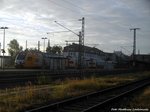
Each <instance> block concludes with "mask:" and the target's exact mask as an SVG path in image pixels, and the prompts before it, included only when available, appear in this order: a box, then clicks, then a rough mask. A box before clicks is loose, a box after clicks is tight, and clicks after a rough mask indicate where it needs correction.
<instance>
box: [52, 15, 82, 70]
mask: <svg viewBox="0 0 150 112" xmlns="http://www.w3.org/2000/svg"><path fill="white" fill-rule="evenodd" d="M79 21H82V31H81V32H79V34H77V33H75V32H74V31H72V30H70V29H69V28H67V27H65V26H64V25H62V24H60V23H58V22H57V21H55V23H57V24H58V25H60V26H62V27H63V28H65V29H67V30H68V31H70V32H72V33H74V34H75V35H77V36H78V37H79V55H78V67H79V69H82V68H83V63H84V61H83V60H84V21H85V20H84V17H83V18H82V19H79Z"/></svg>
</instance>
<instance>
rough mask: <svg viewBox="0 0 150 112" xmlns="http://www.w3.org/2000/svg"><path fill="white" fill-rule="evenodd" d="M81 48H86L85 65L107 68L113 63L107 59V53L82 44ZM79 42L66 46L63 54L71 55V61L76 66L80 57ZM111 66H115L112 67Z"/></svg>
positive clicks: (83, 64)
mask: <svg viewBox="0 0 150 112" xmlns="http://www.w3.org/2000/svg"><path fill="white" fill-rule="evenodd" d="M80 49H84V53H83V57H82V58H83V63H82V66H84V67H99V68H107V66H109V65H111V66H113V65H112V63H111V62H108V61H106V53H105V52H103V51H101V50H99V49H97V48H95V47H88V46H84V47H83V46H81V47H80ZM79 51H80V50H79V44H74V43H73V44H72V45H69V46H66V47H64V50H63V55H64V56H65V57H69V59H70V61H71V62H74V64H75V65H76V66H78V59H79V57H78V56H79ZM109 68H113V67H110V66H109Z"/></svg>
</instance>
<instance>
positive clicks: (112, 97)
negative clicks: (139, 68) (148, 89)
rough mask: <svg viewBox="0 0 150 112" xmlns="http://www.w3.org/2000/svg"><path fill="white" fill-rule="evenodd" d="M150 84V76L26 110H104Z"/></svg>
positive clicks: (77, 111)
mask: <svg viewBox="0 0 150 112" xmlns="http://www.w3.org/2000/svg"><path fill="white" fill-rule="evenodd" d="M149 84H150V78H146V79H142V80H138V81H135V82H131V83H128V84H125V85H121V86H118V87H113V88H109V89H105V90H102V91H98V92H94V93H90V94H87V95H83V96H79V97H75V98H71V99H67V100H64V101H61V102H58V103H54V104H50V105H46V106H42V107H39V108H35V109H31V110H28V111H26V112H95V111H96V112H97V111H100V112H103V111H104V109H105V108H106V107H107V106H108V104H110V103H113V102H114V101H117V100H120V98H122V97H124V96H127V95H129V94H131V93H133V92H135V91H136V90H139V89H141V88H143V87H145V86H148V85H149ZM107 109H109V111H110V110H111V109H110V107H107ZM107 111H108V110H107ZM104 112H105V111H104Z"/></svg>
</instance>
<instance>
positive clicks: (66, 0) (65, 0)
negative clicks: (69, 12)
mask: <svg viewBox="0 0 150 112" xmlns="http://www.w3.org/2000/svg"><path fill="white" fill-rule="evenodd" d="M63 1H64V2H66V3H68V4H71V5H72V6H74V7H76V8H78V9H81V10H83V11H86V12H87V10H86V9H84V8H82V7H79V6H78V5H76V4H74V3H72V2H70V1H68V0H63Z"/></svg>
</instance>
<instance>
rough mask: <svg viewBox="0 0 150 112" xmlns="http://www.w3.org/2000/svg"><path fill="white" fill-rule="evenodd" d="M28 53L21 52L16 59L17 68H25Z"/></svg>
mask: <svg viewBox="0 0 150 112" xmlns="http://www.w3.org/2000/svg"><path fill="white" fill-rule="evenodd" d="M25 57H26V52H20V53H18V55H17V56H16V59H15V68H23V67H24V64H25Z"/></svg>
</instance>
